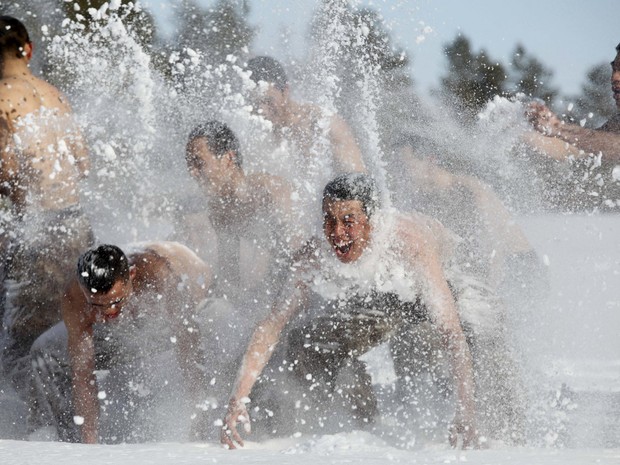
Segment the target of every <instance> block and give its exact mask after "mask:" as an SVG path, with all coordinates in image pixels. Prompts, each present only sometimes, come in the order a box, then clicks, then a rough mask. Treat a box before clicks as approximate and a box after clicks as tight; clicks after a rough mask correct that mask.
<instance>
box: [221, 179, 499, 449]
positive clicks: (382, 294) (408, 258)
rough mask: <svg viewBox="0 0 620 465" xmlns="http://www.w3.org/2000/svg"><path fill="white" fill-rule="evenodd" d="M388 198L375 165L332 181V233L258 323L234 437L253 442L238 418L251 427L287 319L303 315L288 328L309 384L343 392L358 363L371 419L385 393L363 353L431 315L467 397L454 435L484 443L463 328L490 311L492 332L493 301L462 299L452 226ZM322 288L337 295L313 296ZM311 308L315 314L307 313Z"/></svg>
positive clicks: (363, 405)
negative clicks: (377, 392) (476, 308)
mask: <svg viewBox="0 0 620 465" xmlns="http://www.w3.org/2000/svg"><path fill="white" fill-rule="evenodd" d="M379 203H380V202H379V192H378V189H377V188H376V185H375V183H374V181H373V180H372V179H371V178H370V177H368V176H367V175H365V174H359V173H357V174H343V175H340V176H338V177H337V178H335V179H334V180H333V181H331V182H330V183H329V184H328V185H327V186H326V187H325V189H324V191H323V215H324V216H323V217H324V234H325V238H326V239H327V241H321V243H319V242H318V241H315V242H314V243H311V244H309V245H308V246H307V247H306V250H305V251H303V252H302V253H301V256H300V258H299V260H297V261H296V262H295V263H294V265H293V266H292V270H293V272H292V275H291V276H290V279H289V280H288V282H287V284H285V285H284V286H283V289H282V291H281V294H280V296H279V299H278V300H277V301H276V303H275V304H274V306H273V308H272V311H271V313H270V314H269V315H268V316H267V317H266V318H265V319H264V320H263V321H262V322H261V323H260V324H259V325H258V326H257V327H256V329H255V331H254V333H253V336H252V338H251V340H250V343H249V345H248V348H247V350H246V353H245V356H244V359H243V361H242V364H241V367H240V369H239V372H238V377H237V381H236V384H235V386H234V389H233V392H232V394H231V397H230V401H229V407H228V413H227V415H226V417H225V419H224V426H223V429H222V434H221V441H222V443H224V444H225V445H227V446H228V447H230V448H234V447H236V446H235V444H238V445H243V440H242V437H241V435H240V434H239V432H238V431H237V424H238V423H242V424H244V426H245V428H246V430H248V429H249V416H248V412H247V409H246V405H245V404H246V403H247V402H249V396H250V394H251V391H252V388H253V387H254V385H255V383H256V382H257V379H258V378H259V376H260V375H261V373H262V372H263V369H264V368H265V366H266V364H267V362H268V361H269V359H270V357H271V355H272V353H273V352H274V348H275V347H276V345H277V344H278V342H279V340H280V336H281V333H282V331H283V330H284V328H285V326H287V324H289V323H290V326H294V325H297V327H293V328H292V329H289V331H288V345H289V349H288V350H289V354H288V356H287V360H289V361H292V366H291V370H292V371H293V372H294V373H295V374H296V375H297V376H298V378H299V379H300V380H301V381H302V382H305V383H308V388H309V391H313V392H314V393H317V392H318V393H319V394H323V393H326V394H327V398H333V397H334V394H335V393H338V394H339V395H343V393H342V389H337V388H336V378H337V376H338V373H339V372H340V371H341V370H343V369H345V368H349V369H351V367H352V368H353V370H355V372H356V375H355V378H356V380H357V383H358V386H356V387H354V388H353V389H352V390H351V394H350V396H349V401H350V403H351V404H353V409H354V411H355V412H356V413H355V416H356V417H357V418H356V419H357V420H358V421H361V422H362V424H363V422H369V421H372V420H373V416H374V415H375V414H376V407H377V403H376V399H374V396H373V394H372V386H371V383H370V377H369V376H368V375H367V374H366V373H365V372H364V370H363V368H364V367H363V363H362V362H361V361H360V360H359V359H358V357H359V356H360V355H362V354H364V353H365V352H367V351H368V350H369V349H371V348H372V347H375V346H377V345H379V344H381V343H382V342H384V341H386V340H388V339H389V337H390V336H392V334H393V333H394V332H395V331H397V330H398V329H399V328H401V327H403V326H406V324H407V323H411V322H415V321H422V320H425V319H428V320H430V322H431V323H432V324H433V326H434V327H435V329H436V331H437V332H438V334H439V335H440V337H441V340H442V341H443V343H444V345H445V348H446V351H447V353H448V355H449V360H450V365H451V369H452V370H451V371H452V374H453V377H454V383H455V392H456V402H457V405H456V409H455V411H456V414H455V417H454V420H453V422H452V425H451V428H450V442H451V443H452V444H453V445H455V444H456V442H457V439H458V437H459V435H462V441H463V446H464V447H475V446H477V445H478V429H477V412H476V396H475V388H474V386H475V380H474V378H475V373H474V366H473V364H472V353H471V352H470V346H469V344H468V342H467V339H466V337H465V333H464V329H463V328H464V327H466V326H469V327H471V328H473V331H474V332H476V331H477V329H476V328H477V326H480V322H481V321H485V326H486V327H487V329H488V331H489V332H491V333H492V329H490V327H491V326H493V325H494V321H493V320H495V319H496V318H495V316H494V315H493V314H492V313H493V309H492V308H490V307H489V308H488V313H489V314H487V315H468V314H467V312H466V311H463V310H462V309H460V308H458V307H457V302H455V298H454V295H458V293H457V292H454V294H453V290H452V289H451V288H450V285H449V284H448V278H447V276H446V270H447V269H448V266H447V263H448V262H449V258H450V257H451V256H452V238H451V237H452V234H451V233H450V232H449V231H448V230H446V229H445V228H443V226H442V225H441V224H440V223H439V222H437V221H434V220H432V219H430V218H428V217H425V216H423V215H420V214H412V215H403V214H400V213H398V212H395V211H387V209H384V211H378V207H379ZM313 292H314V293H317V294H319V295H320V296H321V297H322V298H323V301H325V302H327V304H325V305H319V306H313V305H311V304H310V300H309V299H310V296H311V295H312V293H313ZM301 309H304V311H305V313H306V315H303V316H301V317H300V316H299V313H300V310H301ZM293 320H295V322H294V323H293ZM468 320H471V321H468ZM299 321H301V324H298V322H299ZM472 347H475V346H472ZM474 356H476V355H475V354H474ZM360 366H361V367H362V370H361V371H360ZM330 394H331V395H330ZM346 395H347V393H344V396H346Z"/></svg>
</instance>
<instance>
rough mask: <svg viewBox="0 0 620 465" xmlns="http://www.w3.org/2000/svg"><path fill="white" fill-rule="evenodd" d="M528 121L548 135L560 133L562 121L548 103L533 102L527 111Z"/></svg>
mask: <svg viewBox="0 0 620 465" xmlns="http://www.w3.org/2000/svg"><path fill="white" fill-rule="evenodd" d="M525 115H526V116H527V119H528V121H529V122H530V124H532V126H534V129H536V130H537V131H538V132H540V133H542V134H544V135H546V136H555V135H557V134H558V132H559V130H560V127H561V125H562V121H561V120H560V119H559V118H558V117H557V116H556V115H555V113H553V112H552V111H551V110H550V109H549V108H548V107H547V106H546V105H544V104H543V103H540V102H532V103H530V104H529V105H528V106H527V109H526V111H525Z"/></svg>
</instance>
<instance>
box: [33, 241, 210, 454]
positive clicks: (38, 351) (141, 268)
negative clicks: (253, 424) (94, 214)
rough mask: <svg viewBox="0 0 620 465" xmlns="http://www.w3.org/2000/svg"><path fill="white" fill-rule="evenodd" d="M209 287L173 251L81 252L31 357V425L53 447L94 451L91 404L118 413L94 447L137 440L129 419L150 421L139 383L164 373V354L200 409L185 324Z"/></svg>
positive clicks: (191, 330)
mask: <svg viewBox="0 0 620 465" xmlns="http://www.w3.org/2000/svg"><path fill="white" fill-rule="evenodd" d="M210 283H211V270H210V268H209V266H207V265H206V264H205V263H204V262H203V261H202V260H200V259H199V258H198V257H197V256H196V255H195V254H194V253H193V252H192V251H190V250H189V249H188V248H187V247H185V246H183V245H181V244H179V243H177V242H150V243H141V244H136V245H134V246H132V248H131V250H127V255H125V253H124V252H123V251H122V250H121V249H119V248H118V247H116V246H113V245H100V246H99V247H96V248H93V249H90V250H88V251H87V252H85V253H84V254H83V255H82V256H81V257H80V259H79V261H78V266H77V274H76V276H74V277H73V279H72V280H71V282H70V284H69V285H68V288H67V290H66V292H65V293H64V296H63V299H62V308H61V311H62V317H63V322H61V323H59V324H57V325H56V326H54V327H52V328H51V329H49V330H48V331H47V332H45V333H44V334H43V335H42V336H40V337H39V339H37V341H35V344H34V345H33V348H32V350H31V354H32V364H33V379H32V386H31V392H32V396H31V399H32V403H33V416H38V418H37V417H35V418H32V420H33V422H38V423H39V424H40V423H45V422H47V423H48V424H51V425H54V426H56V428H57V430H58V435H59V438H60V439H61V440H65V441H72V442H84V443H97V442H98V441H99V440H100V435H99V431H98V429H99V415H100V403H101V404H103V405H104V408H106V409H108V410H114V409H115V408H117V409H120V414H119V415H118V417H119V418H120V419H115V420H113V421H115V422H116V423H115V424H114V425H113V426H112V429H113V431H112V436H113V437H112V439H105V438H104V440H108V441H132V440H133V441H135V440H140V439H144V438H143V437H142V436H144V434H143V433H144V431H137V430H138V429H139V428H140V427H141V426H142V425H139V421H137V420H138V419H139V418H141V416H142V417H145V419H146V421H147V423H148V422H149V420H150V418H149V417H150V414H151V412H150V409H149V408H148V407H149V406H148V400H149V399H150V398H151V397H152V396H151V394H153V393H152V392H151V391H152V389H153V385H152V383H151V384H150V383H149V381H153V377H154V376H155V375H156V374H157V372H161V370H164V369H165V368H167V365H169V364H167V363H166V362H162V361H161V358H160V355H161V354H162V353H164V352H166V351H167V350H168V349H172V348H174V349H175V351H176V354H177V360H178V366H179V368H180V371H181V373H182V374H183V377H184V379H185V381H186V385H187V386H186V389H187V392H188V394H189V397H190V399H189V401H190V402H191V403H192V406H196V405H197V404H199V403H201V402H204V401H205V400H206V398H205V397H204V388H205V386H206V383H205V374H204V354H203V351H202V348H201V340H200V331H199V327H198V324H197V323H196V322H195V321H194V320H193V318H194V317H195V316H196V311H197V309H198V307H199V305H200V303H201V302H202V301H204V299H206V297H207V295H208V292H209V287H210ZM104 370H109V372H108V373H107V377H106V378H105V384H106V386H108V385H109V386H112V387H111V388H109V389H107V390H106V391H104V390H103V389H99V388H98V384H97V383H98V381H100V380H98V378H99V377H98V376H96V374H97V373H102V372H103V371H104ZM163 384H164V385H165V384H168V380H166V381H164V383H163ZM110 397H112V398H113V400H112V399H109V398H110ZM113 404H114V405H113ZM144 427H145V428H146V429H148V424H147V425H144ZM146 436H148V435H146Z"/></svg>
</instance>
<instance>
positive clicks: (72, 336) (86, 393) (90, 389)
mask: <svg viewBox="0 0 620 465" xmlns="http://www.w3.org/2000/svg"><path fill="white" fill-rule="evenodd" d="M76 286H77V284H76V285H75V286H73V287H72V290H70V291H69V292H68V293H67V295H65V297H64V299H63V302H62V305H61V309H62V315H63V320H64V322H65V325H66V326H67V332H68V335H69V340H68V351H69V360H70V364H71V383H72V386H73V404H74V406H75V415H76V422H77V421H78V419H79V418H81V420H82V421H83V423H82V426H81V439H82V442H83V443H85V444H96V443H97V441H98V421H99V401H98V400H97V380H96V378H95V345H94V341H93V328H92V325H91V324H89V323H88V322H87V319H86V318H85V317H84V308H85V307H84V306H85V302H84V299H83V298H80V297H81V296H80V295H79V294H78V293H79V292H80V290H79V289H76Z"/></svg>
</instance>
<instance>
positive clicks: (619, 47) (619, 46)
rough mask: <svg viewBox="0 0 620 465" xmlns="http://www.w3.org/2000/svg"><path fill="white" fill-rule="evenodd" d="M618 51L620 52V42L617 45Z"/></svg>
mask: <svg viewBox="0 0 620 465" xmlns="http://www.w3.org/2000/svg"><path fill="white" fill-rule="evenodd" d="M616 52H618V53H620V44H618V45H616Z"/></svg>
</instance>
